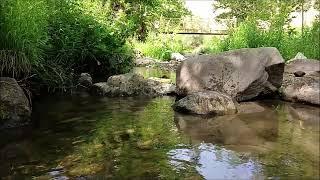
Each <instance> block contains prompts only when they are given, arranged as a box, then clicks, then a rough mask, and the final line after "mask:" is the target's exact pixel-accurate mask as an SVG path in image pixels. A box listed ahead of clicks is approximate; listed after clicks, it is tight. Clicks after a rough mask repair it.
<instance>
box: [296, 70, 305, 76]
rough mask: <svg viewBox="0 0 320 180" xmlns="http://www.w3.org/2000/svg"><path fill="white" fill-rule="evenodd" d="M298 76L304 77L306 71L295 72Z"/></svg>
mask: <svg viewBox="0 0 320 180" xmlns="http://www.w3.org/2000/svg"><path fill="white" fill-rule="evenodd" d="M293 74H294V75H295V76H296V77H303V76H304V75H306V73H305V72H303V71H297V72H294V73H293Z"/></svg>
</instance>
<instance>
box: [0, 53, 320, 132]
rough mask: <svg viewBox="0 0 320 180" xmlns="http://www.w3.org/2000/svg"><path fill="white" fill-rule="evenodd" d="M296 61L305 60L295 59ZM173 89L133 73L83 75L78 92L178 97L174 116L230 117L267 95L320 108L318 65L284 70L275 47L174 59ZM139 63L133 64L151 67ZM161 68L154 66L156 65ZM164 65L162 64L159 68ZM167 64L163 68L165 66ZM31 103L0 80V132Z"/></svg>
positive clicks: (292, 64)
mask: <svg viewBox="0 0 320 180" xmlns="http://www.w3.org/2000/svg"><path fill="white" fill-rule="evenodd" d="M297 57H298V58H305V57H304V56H303V55H301V54H298V55H297ZM173 58H175V59H174V60H172V61H174V62H175V63H169V64H172V65H170V66H168V67H170V68H173V69H177V70H176V75H177V77H176V85H174V84H172V83H171V82H170V80H169V79H162V78H144V77H143V76H141V75H138V74H135V73H127V74H121V75H115V76H111V77H109V78H108V79H107V81H106V82H99V83H95V84H94V83H93V81H92V78H91V76H90V74H87V73H82V74H81V76H80V78H79V82H78V83H79V85H78V87H79V88H78V89H79V90H81V91H89V92H90V93H92V94H94V95H99V96H112V97H116V96H147V97H155V96H163V95H169V94H177V95H178V97H179V98H180V99H179V100H178V101H176V103H175V104H174V105H173V108H174V109H175V110H176V111H181V112H188V113H193V114H214V115H230V114H235V113H237V112H239V111H242V110H241V106H239V104H238V102H242V101H249V100H253V99H257V98H260V97H266V96H280V97H282V98H283V99H284V100H288V101H293V102H303V103H310V104H314V105H320V61H318V60H310V59H294V60H291V61H289V63H287V64H286V65H285V63H284V60H283V58H282V56H281V54H280V53H279V51H278V50H277V49H276V48H254V49H239V50H234V51H228V52H224V53H221V54H218V55H199V56H192V57H188V58H187V60H185V57H183V56H182V55H180V54H174V57H173ZM155 63H156V62H155V61H154V60H152V59H143V60H142V59H140V60H137V61H136V64H137V65H140V66H147V65H151V64H155ZM159 64H160V67H161V63H158V65H159ZM162 64H165V63H162ZM167 64H168V63H167ZM30 116H31V102H30V100H29V99H28V98H27V96H26V95H25V93H24V91H23V89H22V88H21V87H20V86H19V85H18V83H17V82H16V80H15V79H12V78H6V77H0V128H1V127H15V126H19V125H23V124H25V123H27V122H28V121H29V119H30Z"/></svg>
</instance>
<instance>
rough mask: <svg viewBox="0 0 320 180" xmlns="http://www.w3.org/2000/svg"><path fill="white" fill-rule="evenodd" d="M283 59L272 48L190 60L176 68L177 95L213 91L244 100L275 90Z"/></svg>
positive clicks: (239, 51) (280, 78) (225, 53)
mask: <svg viewBox="0 0 320 180" xmlns="http://www.w3.org/2000/svg"><path fill="white" fill-rule="evenodd" d="M283 71H284V60H283V58H282V56H281V54H280V53H279V51H278V50H277V49H276V48H254V49H239V50H235V51H228V52H224V53H221V54H218V55H200V56H194V57H190V58H189V59H188V60H186V61H184V62H182V64H181V65H180V66H179V67H178V69H177V83H176V84H177V94H178V95H181V96H186V95H188V94H191V93H194V92H202V91H217V92H222V93H225V94H227V95H229V96H230V97H232V98H235V99H236V100H237V101H245V100H250V99H252V98H255V97H257V96H259V95H261V94H264V95H265V94H270V93H274V92H276V91H277V89H278V88H279V87H280V86H281V84H282V75H283Z"/></svg>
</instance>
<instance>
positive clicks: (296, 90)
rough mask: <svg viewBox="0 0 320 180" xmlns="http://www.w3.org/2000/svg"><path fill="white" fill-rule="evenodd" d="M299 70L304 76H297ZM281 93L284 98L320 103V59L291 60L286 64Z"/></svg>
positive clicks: (293, 100)
mask: <svg viewBox="0 0 320 180" xmlns="http://www.w3.org/2000/svg"><path fill="white" fill-rule="evenodd" d="M298 72H299V74H301V75H302V74H303V76H300V75H299V76H297V74H298ZM281 93H282V97H283V99H284V100H288V101H292V102H305V103H311V104H316V105H320V61H318V60H312V59H297V60H293V61H290V62H289V63H288V64H287V65H286V66H285V72H284V78H283V84H282V87H281Z"/></svg>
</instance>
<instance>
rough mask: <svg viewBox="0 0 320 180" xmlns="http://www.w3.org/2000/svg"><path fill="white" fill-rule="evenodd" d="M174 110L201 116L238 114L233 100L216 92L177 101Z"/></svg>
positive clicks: (196, 94)
mask: <svg viewBox="0 0 320 180" xmlns="http://www.w3.org/2000/svg"><path fill="white" fill-rule="evenodd" d="M173 108H174V109H175V110H176V111H179V112H187V113H192V114H199V115H205V114H213V115H227V114H235V113H236V112H237V109H236V106H235V104H234V102H233V101H232V98H230V97H229V96H227V95H225V94H222V93H219V92H214V91H206V92H197V93H193V94H190V95H188V96H186V97H184V98H182V99H180V100H179V101H177V102H176V103H175V104H174V106H173Z"/></svg>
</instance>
